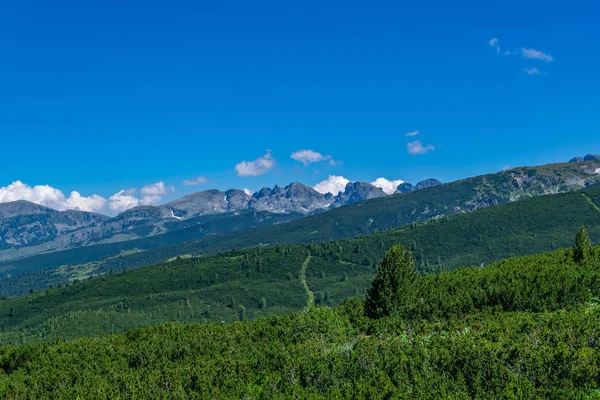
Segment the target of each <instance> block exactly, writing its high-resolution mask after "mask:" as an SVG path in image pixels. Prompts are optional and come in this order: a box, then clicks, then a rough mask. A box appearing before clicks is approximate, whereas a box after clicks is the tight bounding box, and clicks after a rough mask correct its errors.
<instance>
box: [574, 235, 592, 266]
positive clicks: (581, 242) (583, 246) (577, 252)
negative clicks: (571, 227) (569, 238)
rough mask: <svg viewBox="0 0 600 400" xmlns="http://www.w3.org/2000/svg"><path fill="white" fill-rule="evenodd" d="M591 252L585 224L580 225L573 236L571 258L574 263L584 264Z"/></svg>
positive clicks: (590, 243)
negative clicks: (573, 245) (573, 244)
mask: <svg viewBox="0 0 600 400" xmlns="http://www.w3.org/2000/svg"><path fill="white" fill-rule="evenodd" d="M591 254H592V242H591V241H590V238H589V236H588V233H587V231H586V229H585V226H582V227H581V229H580V230H579V232H577V236H576V237H575V247H574V248H573V259H574V260H575V262H576V263H579V264H584V263H585V262H586V261H588V259H589V258H590V256H591Z"/></svg>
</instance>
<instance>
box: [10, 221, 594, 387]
mask: <svg viewBox="0 0 600 400" xmlns="http://www.w3.org/2000/svg"><path fill="white" fill-rule="evenodd" d="M574 236H575V235H574ZM278 251H280V252H281V251H286V250H284V248H283V247H282V248H279V250H278ZM303 257H304V259H303ZM296 261H300V262H299V264H298V265H301V273H302V271H304V272H305V271H306V268H307V266H308V265H310V262H311V261H312V256H311V255H306V254H305V255H302V257H298V258H297V260H296ZM241 263H242V264H244V263H248V264H250V261H249V260H245V259H244V256H242V260H241ZM172 268H177V267H175V266H174V267H172ZM179 268H190V267H189V266H187V265H181V266H180V267H179ZM253 268H256V265H254V266H253ZM123 276H127V274H125V275H123ZM115 279H116V278H115ZM349 279H350V278H349V277H348V276H347V275H342V278H341V279H340V283H344V282H347V280H349ZM294 280H297V281H298V286H299V288H300V289H299V290H301V291H302V290H304V291H305V293H304V295H303V296H298V300H297V301H298V302H300V303H302V304H301V305H300V309H299V310H298V311H296V312H293V313H291V314H288V315H273V316H267V317H259V318H256V319H254V320H252V321H249V320H248V319H249V312H248V311H249V310H248V309H247V308H246V306H244V305H242V304H238V305H236V304H231V306H232V307H234V309H235V312H236V313H237V320H238V321H236V322H233V323H223V322H220V321H219V322H206V323H201V324H197V323H193V324H189V323H178V322H171V323H168V324H163V325H159V326H155V327H146V328H142V329H136V330H131V331H128V332H124V333H117V334H111V335H106V334H102V335H100V336H95V337H89V338H85V337H82V338H75V339H72V340H68V341H65V340H63V339H61V338H58V337H54V338H50V339H48V340H34V339H35V338H31V337H30V338H21V339H22V340H25V341H30V343H29V344H21V345H17V346H4V347H2V348H1V349H0V395H1V396H2V398H49V399H50V398H256V399H259V398H260V399H263V398H264V399H268V398H398V399H401V398H415V397H416V398H448V397H451V398H515V399H518V398H550V399H571V398H572V399H580V398H598V397H599V396H600V384H599V382H600V352H599V349H598V346H600V329H598V326H599V324H600V248H594V247H593V246H592V243H591V241H590V240H589V237H588V234H587V231H586V230H585V228H581V229H580V231H579V232H578V233H577V236H576V238H575V237H574V240H573V246H572V248H568V249H560V250H556V251H554V252H551V253H544V254H538V255H533V256H524V257H518V258H512V259H507V260H504V261H500V262H497V263H493V264H490V265H487V266H484V267H471V268H462V269H456V270H453V271H445V272H439V273H431V274H423V273H419V270H418V266H417V265H416V263H415V257H414V256H413V254H412V252H411V251H410V249H406V248H403V247H400V246H394V247H392V248H391V249H389V250H388V251H387V252H386V254H385V255H384V257H383V259H382V260H381V262H380V263H379V264H378V265H377V266H376V270H375V272H374V273H373V274H372V279H371V281H370V283H369V284H368V285H367V288H366V290H365V293H364V294H361V293H358V294H359V295H358V296H349V297H348V298H345V299H344V300H342V301H340V302H337V303H338V304H339V305H335V306H333V307H332V306H328V305H327V301H331V300H330V299H323V298H322V296H323V297H324V295H321V294H319V295H315V293H314V292H313V288H312V287H311V280H310V279H306V277H305V276H302V275H301V276H299V277H297V278H295V279H292V281H294ZM140 285H142V286H143V282H140ZM288 285H291V282H288ZM76 287H77V286H76V285H72V286H70V287H68V288H62V289H55V290H63V291H64V290H75V289H74V288H76ZM64 293H67V292H66V291H65V292H64ZM51 295H52V292H50V293H49V294H46V295H45V296H51ZM327 296H328V297H329V296H331V294H328V295H327ZM233 302H235V300H233ZM258 303H259V304H257V306H256V307H257V308H260V307H265V308H268V307H269V301H268V300H267V299H266V298H261V299H260V301H258ZM124 307H125V306H124ZM192 307H193V306H192V304H191V302H190V301H187V302H186V301H183V302H182V309H185V308H192ZM22 310H24V308H21V309H19V310H15V309H14V308H13V309H12V311H9V313H10V312H12V313H13V316H12V317H9V318H19V317H18V316H17V315H15V314H17V313H18V312H22ZM188 311H189V310H188ZM122 312H123V313H124V314H125V315H126V314H130V313H131V311H127V310H123V311H122ZM39 313H40V314H42V312H39ZM61 318H68V316H66V315H65V316H62V317H61ZM57 319H58V318H57ZM59 323H60V322H59V321H57V324H59ZM22 333H23V334H24V332H22ZM12 335H17V336H18V335H19V330H18V329H17V330H15V331H14V332H12ZM81 336H86V335H85V334H84V335H81ZM8 338H9V336H5V340H8ZM38 339H39V338H38ZM12 340H19V339H18V338H16V336H14V337H13V338H12ZM36 341H37V342H38V343H34V342H36Z"/></svg>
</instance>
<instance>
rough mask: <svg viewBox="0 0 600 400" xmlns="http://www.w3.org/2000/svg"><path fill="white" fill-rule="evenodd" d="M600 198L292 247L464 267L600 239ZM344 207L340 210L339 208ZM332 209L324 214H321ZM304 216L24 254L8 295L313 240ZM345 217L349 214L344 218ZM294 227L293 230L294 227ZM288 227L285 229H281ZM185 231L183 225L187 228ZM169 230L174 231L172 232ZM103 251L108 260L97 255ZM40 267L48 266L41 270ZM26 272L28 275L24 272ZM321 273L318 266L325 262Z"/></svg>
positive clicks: (363, 261) (357, 260)
mask: <svg viewBox="0 0 600 400" xmlns="http://www.w3.org/2000/svg"><path fill="white" fill-rule="evenodd" d="M363 204H366V203H363ZM598 205H600V185H596V186H593V187H590V188H587V189H584V190H582V191H578V192H570V193H564V194H557V195H548V196H538V197H534V198H530V199H524V200H522V201H519V202H511V203H508V204H503V205H498V206H493V207H487V208H484V209H481V210H479V211H477V212H473V213H466V214H458V215H454V216H450V217H441V218H438V219H435V220H431V221H429V222H427V223H421V222H415V223H413V224H410V225H408V226H405V227H403V228H401V229H394V230H386V231H384V232H380V233H376V234H371V235H364V236H360V237H357V238H354V239H343V240H341V241H337V242H328V243H326V244H324V245H320V244H316V243H311V244H304V245H302V244H299V245H294V246H292V247H293V248H294V249H300V250H298V251H300V252H306V251H311V253H312V254H315V255H317V254H321V252H322V251H324V250H322V249H323V246H325V248H327V249H328V250H327V251H326V254H330V255H331V254H332V253H330V252H331V250H332V249H338V248H341V249H342V250H340V252H341V253H340V254H342V255H343V257H342V258H341V259H339V258H331V257H327V256H326V255H324V254H325V253H323V254H322V255H323V256H324V257H325V260H321V261H319V260H320V259H318V258H315V260H314V263H313V264H311V265H317V266H318V265H321V264H320V263H322V262H325V263H330V262H332V260H333V261H335V260H342V261H343V262H344V263H349V264H347V265H356V266H367V268H368V266H369V265H373V263H375V262H376V261H377V260H378V258H379V257H381V256H382V255H383V252H384V251H385V250H386V249H387V248H389V247H391V246H392V245H394V244H403V245H405V246H408V247H411V248H413V247H415V248H416V256H417V260H418V263H419V266H420V268H421V269H422V270H423V271H437V270H439V269H445V270H449V269H454V268H457V267H459V266H467V265H479V264H481V263H489V262H492V261H496V260H499V259H502V258H506V257H510V256H516V255H526V254H533V253H537V252H544V251H549V250H554V249H556V248H558V247H567V246H570V245H571V243H572V240H573V234H574V232H575V231H577V229H579V227H580V226H581V225H582V224H585V225H586V227H587V228H588V230H589V231H590V236H591V238H592V240H593V241H594V242H595V243H598V242H599V241H600V208H599V207H598ZM342 210H343V209H340V210H337V211H336V213H339V212H341V211H342ZM326 215H327V214H322V215H319V217H323V216H326ZM225 221H227V219H226V220H225ZM303 221H306V219H301V220H299V221H294V222H289V223H287V224H283V225H278V226H277V227H266V228H258V229H253V230H249V231H240V232H239V233H237V234H223V235H217V236H213V237H209V238H205V239H202V240H197V241H191V242H186V243H179V244H174V245H170V246H164V247H160V248H155V249H150V250H147V251H142V252H137V253H135V254H129V255H125V254H123V255H121V256H119V254H118V253H117V254H116V256H115V254H112V253H110V254H109V253H108V252H107V251H108V250H107V248H106V247H105V246H90V247H88V248H84V249H76V250H72V251H69V252H58V253H54V254H49V255H47V256H45V258H44V257H41V256H38V257H31V258H28V259H24V260H19V261H17V262H15V263H14V264H3V265H1V267H2V271H3V274H4V275H5V278H4V279H0V294H4V295H15V294H20V293H24V292H27V291H29V289H30V288H35V289H43V288H46V287H47V286H48V284H49V283H54V284H57V283H59V282H65V281H67V280H68V279H70V278H71V279H72V278H80V279H81V278H85V277H87V276H90V275H93V274H102V273H106V274H108V273H110V272H111V271H114V272H118V271H121V270H123V269H126V268H127V269H128V268H134V267H139V266H142V265H150V264H154V263H158V262H161V261H164V260H167V259H170V258H172V259H174V258H175V257H177V256H183V257H187V256H188V255H198V254H204V253H213V252H216V251H229V250H231V249H232V247H235V248H238V249H239V248H243V247H248V246H250V245H251V244H253V243H254V244H257V242H258V243H262V244H267V243H277V242H279V243H286V240H288V239H290V240H291V239H292V238H294V237H296V236H295V235H294V232H295V231H294V230H295V229H298V231H296V232H300V238H301V239H300V240H301V241H307V240H304V239H303V238H304V235H303V234H302V232H303V231H305V230H306V229H309V226H307V227H304V226H300V227H299V226H295V225H297V224H298V222H303ZM339 221H343V219H340V220H339ZM289 227H292V228H293V229H291V230H290V229H288V228H289ZM282 228H285V229H283V230H281V229H282ZM185 231H186V230H181V231H179V233H181V232H185ZM174 233H175V232H174ZM190 234H191V233H190ZM161 236H164V237H165V238H166V237H168V236H169V235H168V234H167V235H161ZM161 236H156V237H154V238H148V239H142V240H140V242H142V241H145V240H159V239H160V238H161ZM163 239H164V238H163ZM173 240H174V239H173ZM114 245H115V246H116V245H122V244H114ZM275 247H277V246H275ZM258 249H261V250H258ZM267 249H268V247H264V246H258V247H255V248H251V249H249V250H247V251H242V254H246V253H248V254H254V252H256V251H260V252H262V251H265V252H267ZM302 249H303V250H302ZM307 249H308V250H307ZM319 249H321V250H319ZM122 250H125V249H124V248H120V249H119V251H122ZM294 251H296V250H294ZM102 252H104V253H102ZM236 253H239V251H237V252H236ZM334 253H336V254H338V253H339V252H338V251H335V252H334ZM270 254H271V256H269V257H268V260H269V262H273V263H275V264H274V265H276V264H277V263H282V262H284V261H282V260H279V261H278V257H279V255H278V253H277V252H275V253H270ZM85 257H89V258H85ZM107 257H109V258H107ZM101 258H102V260H101V261H95V262H94V261H93V260H94V259H95V260H99V259H101ZM209 258H210V257H209ZM207 259H208V258H207ZM266 259H267V258H266ZM81 260H84V262H81ZM67 264H71V265H72V267H61V268H59V269H56V268H51V267H52V266H53V265H67ZM344 265H346V264H344ZM338 267H342V266H341V265H339V266H338ZM40 268H48V269H45V270H44V269H41V270H40ZM327 268H330V267H329V266H328V267H327ZM360 268H362V267H360ZM19 272H20V273H23V274H22V275H19ZM9 273H10V274H12V275H13V276H11V277H7V276H6V275H7V274H9ZM315 273H318V269H317V272H315Z"/></svg>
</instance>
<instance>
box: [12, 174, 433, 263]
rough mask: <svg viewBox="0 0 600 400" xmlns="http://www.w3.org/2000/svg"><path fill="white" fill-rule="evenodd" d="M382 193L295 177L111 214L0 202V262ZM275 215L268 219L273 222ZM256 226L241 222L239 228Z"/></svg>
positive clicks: (305, 211) (295, 212)
mask: <svg viewBox="0 0 600 400" xmlns="http://www.w3.org/2000/svg"><path fill="white" fill-rule="evenodd" d="M439 184H441V182H440V181H437V180H435V179H428V180H427V181H423V182H420V183H419V184H417V185H416V186H415V187H414V190H418V189H421V188H425V187H431V186H435V185H439ZM400 186H402V185H400ZM400 186H399V188H398V190H397V191H396V192H397V193H400ZM386 195H387V194H386V193H385V192H384V191H383V190H382V189H381V188H379V187H376V186H373V185H372V184H369V183H365V182H350V183H348V184H347V185H346V188H345V190H344V191H343V192H339V193H338V195H336V196H334V195H333V194H331V193H327V194H321V193H319V192H317V191H316V190H315V189H313V188H311V187H308V186H306V185H303V184H302V183H298V182H294V183H291V184H290V185H288V186H286V187H283V188H282V187H279V186H275V187H273V188H262V189H261V190H259V191H257V192H255V193H254V194H252V195H250V194H247V193H246V192H244V191H242V190H237V189H230V190H227V191H220V190H205V191H201V192H196V193H192V194H189V195H187V196H184V197H182V198H180V199H177V200H174V201H171V202H169V203H166V204H163V205H159V206H141V207H135V208H132V209H129V210H127V211H124V212H122V213H121V214H119V215H117V216H116V217H114V218H110V217H107V216H104V215H100V214H94V213H88V212H83V211H75V210H67V211H56V210H53V209H50V208H47V207H44V206H41V205H37V204H34V203H30V202H27V201H23V200H20V201H15V202H10V203H3V204H0V261H2V260H10V259H14V258H20V257H25V256H30V255H33V254H37V253H41V252H45V251H50V250H60V249H66V248H73V247H79V246H85V245H89V244H98V243H107V242H117V241H126V240H132V239H138V238H142V237H148V236H154V235H159V234H163V233H166V232H171V231H175V230H178V229H183V228H188V227H190V226H197V225H201V224H202V222H203V221H198V220H194V221H190V220H192V219H195V218H197V217H202V216H208V215H216V214H232V215H231V216H232V217H236V216H237V215H239V214H237V213H240V212H244V211H254V212H267V213H272V214H288V215H290V216H292V217H293V216H295V217H296V218H299V217H301V216H304V215H310V214H315V213H319V212H323V211H326V210H329V209H333V208H338V207H341V206H344V205H348V204H352V203H356V202H360V201H363V200H369V199H374V198H379V197H384V196H386ZM280 219H281V218H272V219H271V220H272V221H273V223H276V222H279V221H280ZM287 219H289V218H286V220H287ZM186 221H187V222H186ZM259 225H261V224H260V223H257V224H256V225H247V224H246V225H244V226H243V228H248V227H251V226H259ZM213 233H214V234H216V233H219V232H216V231H215V232H205V234H206V235H210V234H213Z"/></svg>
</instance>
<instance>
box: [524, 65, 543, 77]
mask: <svg viewBox="0 0 600 400" xmlns="http://www.w3.org/2000/svg"><path fill="white" fill-rule="evenodd" d="M525 73H526V74H527V75H537V74H541V73H542V71H540V70H539V69H537V68H536V67H533V68H525Z"/></svg>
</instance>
